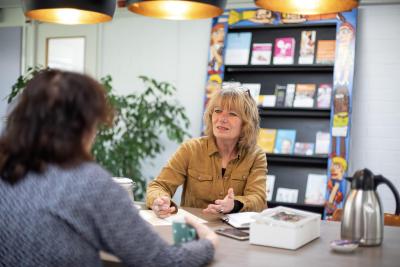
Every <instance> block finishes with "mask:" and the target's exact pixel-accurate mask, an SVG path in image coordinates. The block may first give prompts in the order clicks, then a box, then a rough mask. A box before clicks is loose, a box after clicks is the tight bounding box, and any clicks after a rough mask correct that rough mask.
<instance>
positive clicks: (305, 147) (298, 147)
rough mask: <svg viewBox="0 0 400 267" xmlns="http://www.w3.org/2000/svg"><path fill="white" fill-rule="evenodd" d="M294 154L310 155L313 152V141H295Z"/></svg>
mask: <svg viewBox="0 0 400 267" xmlns="http://www.w3.org/2000/svg"><path fill="white" fill-rule="evenodd" d="M294 154H297V155H306V156H312V155H313V154H314V143H302V142H296V143H295V144H294Z"/></svg>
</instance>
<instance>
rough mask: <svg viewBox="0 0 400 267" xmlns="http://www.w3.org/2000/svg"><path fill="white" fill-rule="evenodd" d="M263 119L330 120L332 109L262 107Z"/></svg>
mask: <svg viewBox="0 0 400 267" xmlns="http://www.w3.org/2000/svg"><path fill="white" fill-rule="evenodd" d="M258 111H259V114H260V116H261V117H271V116H273V117H302V118H327V119H329V118H330V115H331V109H323V108H320V109H317V108H291V107H262V108H261V107H260V108H259V109H258Z"/></svg>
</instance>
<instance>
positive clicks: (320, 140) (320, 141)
mask: <svg viewBox="0 0 400 267" xmlns="http://www.w3.org/2000/svg"><path fill="white" fill-rule="evenodd" d="M330 140H331V135H330V134H329V133H328V132H317V134H316V140H315V154H328V153H329V144H330Z"/></svg>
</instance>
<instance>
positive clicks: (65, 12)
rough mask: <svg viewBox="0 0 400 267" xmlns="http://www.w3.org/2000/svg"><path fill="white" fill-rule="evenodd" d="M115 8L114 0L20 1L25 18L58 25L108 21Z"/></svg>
mask: <svg viewBox="0 0 400 267" xmlns="http://www.w3.org/2000/svg"><path fill="white" fill-rule="evenodd" d="M115 7H116V2H115V0H80V1H79V0H22V8H23V10H24V13H25V16H26V17H28V18H31V19H34V20H39V21H43V22H52V23H60V24H93V23H100V22H106V21H110V20H111V19H112V17H113V15H114V11H115Z"/></svg>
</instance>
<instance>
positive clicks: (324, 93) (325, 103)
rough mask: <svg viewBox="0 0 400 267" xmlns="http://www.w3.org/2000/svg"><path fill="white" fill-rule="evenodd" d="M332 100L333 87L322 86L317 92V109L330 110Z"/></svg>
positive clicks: (329, 85) (324, 84)
mask: <svg viewBox="0 0 400 267" xmlns="http://www.w3.org/2000/svg"><path fill="white" fill-rule="evenodd" d="M331 99H332V85H331V84H326V83H323V84H320V85H319V86H318V90H317V108H329V107H330V106H331Z"/></svg>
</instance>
